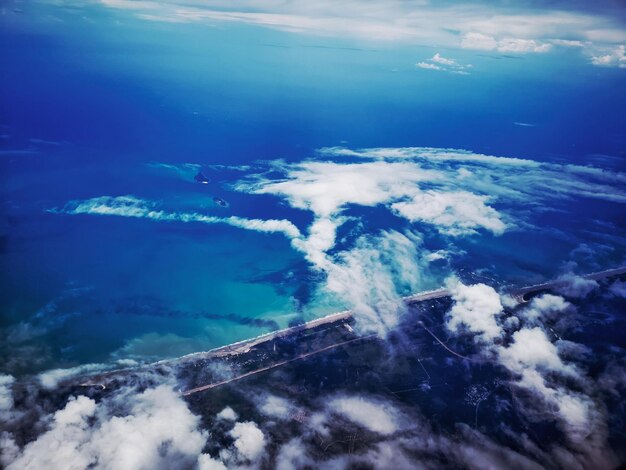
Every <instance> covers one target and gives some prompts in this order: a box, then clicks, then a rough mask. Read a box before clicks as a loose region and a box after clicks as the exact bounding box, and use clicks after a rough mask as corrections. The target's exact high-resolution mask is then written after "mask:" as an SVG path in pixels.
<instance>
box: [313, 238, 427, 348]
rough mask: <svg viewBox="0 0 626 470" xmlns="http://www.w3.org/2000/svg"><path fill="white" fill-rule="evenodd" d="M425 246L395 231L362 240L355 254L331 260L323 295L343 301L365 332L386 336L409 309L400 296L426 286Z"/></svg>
mask: <svg viewBox="0 0 626 470" xmlns="http://www.w3.org/2000/svg"><path fill="white" fill-rule="evenodd" d="M420 243H421V241H420V240H419V238H417V237H416V236H414V235H413V236H412V235H411V234H407V235H403V234H400V233H398V232H393V231H391V232H383V233H381V234H380V236H378V237H361V238H359V240H357V243H356V246H355V247H354V248H353V249H351V250H347V251H345V252H341V253H339V254H338V255H337V256H336V257H334V258H332V259H329V260H328V263H327V265H326V266H325V270H326V273H327V279H326V284H325V285H324V288H323V289H322V290H321V291H322V292H321V293H322V295H323V296H328V294H329V293H330V294H332V295H333V296H336V297H338V298H339V299H340V300H341V301H343V302H344V304H345V305H346V306H347V307H348V308H350V309H351V310H352V311H353V312H354V316H355V319H356V322H357V323H356V329H357V330H358V331H359V332H360V333H376V334H378V335H379V336H381V337H385V336H386V335H387V333H388V331H389V330H390V329H391V328H393V327H395V326H396V325H397V323H398V321H399V318H400V317H401V315H402V314H403V312H404V309H405V308H406V306H405V304H404V302H403V301H402V296H401V293H400V292H402V291H403V292H404V294H405V295H406V294H408V293H409V292H414V291H415V290H416V288H417V287H418V286H419V285H420V283H421V281H422V275H423V273H424V272H425V265H426V263H427V261H425V260H422V259H421V258H420V255H421V254H422V253H420V252H418V250H419V246H420ZM420 251H421V250H420Z"/></svg>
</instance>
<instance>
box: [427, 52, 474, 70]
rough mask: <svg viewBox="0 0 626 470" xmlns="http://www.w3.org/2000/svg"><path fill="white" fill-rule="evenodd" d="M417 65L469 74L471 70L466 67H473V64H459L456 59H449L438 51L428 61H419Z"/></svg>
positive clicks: (429, 68)
mask: <svg viewBox="0 0 626 470" xmlns="http://www.w3.org/2000/svg"><path fill="white" fill-rule="evenodd" d="M415 65H416V66H417V67H419V68H421V69H428V70H439V71H442V72H450V73H454V74H458V75H469V72H467V71H466V70H465V69H468V68H471V67H472V65H471V64H468V65H462V64H459V63H458V62H457V61H456V60H453V59H447V58H445V57H443V56H442V55H441V54H439V53H438V52H437V53H436V54H435V55H434V56H432V57H431V58H430V59H428V62H418V63H417V64H415Z"/></svg>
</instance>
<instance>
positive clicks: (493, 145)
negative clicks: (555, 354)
mask: <svg viewBox="0 0 626 470" xmlns="http://www.w3.org/2000/svg"><path fill="white" fill-rule="evenodd" d="M80 15H83V16H85V19H81V16H80ZM0 22H1V23H0V25H1V27H0V61H1V63H2V64H5V65H4V66H2V67H1V71H0V80H1V82H2V86H1V87H0V125H1V126H2V127H1V128H0V134H2V136H1V138H0V175H1V176H0V178H1V186H2V189H1V190H0V194H1V196H0V197H1V203H2V206H1V208H2V209H1V222H0V231H1V238H0V243H1V244H0V250H1V251H0V263H1V273H0V276H1V277H0V309H1V312H2V313H1V317H0V321H1V324H0V326H2V328H3V335H5V338H4V341H5V344H6V345H7V346H6V347H4V348H3V350H2V357H1V360H0V362H3V363H5V366H4V368H5V369H6V371H7V372H11V373H23V372H30V371H39V370H43V369H45V368H49V367H59V366H72V365H77V364H80V363H86V362H106V361H110V360H112V359H117V358H123V357H136V358H139V359H142V358H143V359H146V360H153V359H158V358H162V357H169V356H175V355H180V354H184V353H188V352H192V351H195V350H198V349H208V348H210V347H214V346H217V345H221V344H225V343H229V342H232V341H235V340H238V339H243V338H246V337H249V336H253V335H257V334H260V333H262V332H265V331H268V326H259V324H251V322H250V319H265V320H268V321H275V322H277V325H278V326H281V327H283V326H286V325H287V324H288V323H289V322H290V321H292V320H294V319H297V318H298V317H299V313H298V312H300V313H302V312H304V314H306V315H308V316H311V315H314V314H319V313H321V312H324V311H327V310H328V308H330V307H328V306H319V307H317V306H315V305H307V302H309V301H310V300H311V295H310V294H311V292H310V291H311V289H312V287H311V286H314V285H315V283H316V282H318V280H317V278H316V274H315V273H312V272H311V271H310V269H309V267H308V265H307V263H306V262H305V261H304V260H303V258H302V256H301V254H299V253H297V252H295V251H294V250H293V249H292V248H291V247H290V245H289V243H288V241H287V240H286V239H285V238H284V237H283V236H282V235H279V234H271V235H270V234H260V233H256V232H250V231H243V230H240V229H237V228H234V227H228V226H223V225H202V224H183V223H177V222H172V223H159V222H154V221H149V220H139V219H127V218H116V217H93V216H89V215H78V216H70V215H67V214H59V213H55V212H50V211H51V210H54V209H59V208H62V207H64V206H65V204H67V203H68V202H69V201H72V200H82V199H88V198H92V197H99V196H105V195H106V196H121V195H127V194H132V195H135V196H137V197H141V198H144V199H147V200H157V201H166V203H167V204H168V205H169V207H170V208H178V209H181V208H182V209H185V210H193V211H201V212H202V213H205V214H209V215H217V216H228V215H237V216H241V217H249V218H261V219H268V218H274V217H276V218H285V217H286V218H289V219H290V220H292V221H294V222H295V223H296V224H297V225H298V226H299V227H300V228H301V229H304V228H305V227H306V226H307V225H308V224H309V223H310V221H311V215H310V214H309V213H306V212H303V211H298V210H295V209H291V208H288V207H286V205H285V204H284V202H282V201H281V200H279V199H277V198H275V197H272V196H253V195H247V194H241V193H237V192H235V191H233V190H232V188H231V187H230V186H229V185H230V184H232V183H233V182H234V181H236V180H237V179H238V178H239V177H240V173H239V172H237V171H230V172H229V171H217V170H212V169H210V168H209V166H210V165H217V164H219V165H241V164H255V162H258V161H261V160H275V159H284V160H286V161H290V162H294V161H300V160H303V159H305V158H310V157H312V156H314V155H315V150H316V149H318V148H321V147H328V146H338V145H344V146H348V147H350V148H367V147H405V146H429V147H442V148H461V149H468V150H471V151H474V152H477V153H485V154H489V155H497V156H511V157H519V158H526V159H534V160H539V161H551V162H570V163H577V164H593V165H595V166H598V167H604V168H607V169H609V170H612V171H615V170H624V168H625V165H624V158H625V152H626V132H624V130H625V129H626V112H624V110H625V109H626V93H624V91H623V90H624V87H623V84H624V75H623V70H612V69H597V68H592V67H580V66H579V64H578V63H577V61H576V60H574V59H572V54H573V52H558V53H554V54H551V55H550V56H549V57H547V56H532V57H530V56H519V57H516V58H509V57H506V56H501V55H492V54H482V53H477V52H468V51H458V50H455V51H454V52H453V53H452V54H453V55H454V56H455V57H456V58H457V59H458V60H459V61H465V62H471V63H472V64H473V65H474V70H479V71H480V72H477V73H473V74H472V75H470V76H456V75H449V74H448V75H437V74H428V73H419V72H417V71H416V69H415V67H414V64H415V62H416V61H418V60H422V59H424V58H427V57H430V56H432V54H433V53H434V52H435V50H434V49H430V48H425V47H410V46H402V47H391V46H390V45H385V44H382V45H381V44H370V43H363V42H359V41H355V40H352V41H348V40H338V39H332V40H331V39H324V38H317V37H315V38H314V37H307V36H305V35H291V34H289V33H282V32H277V31H271V30H266V29H259V28H254V27H250V26H240V25H229V26H218V27H213V28H209V27H205V26H203V25H194V24H169V23H159V22H146V21H142V20H139V19H136V18H134V17H132V16H131V15H128V14H126V13H125V12H124V11H118V12H114V11H111V10H107V9H105V8H104V7H97V6H89V7H84V8H83V9H82V10H80V11H78V10H73V9H71V8H66V9H62V8H60V7H55V6H46V5H26V6H25V10H24V11H23V12H21V13H15V14H10V15H5V16H3V17H2V18H0ZM444 52H445V51H444ZM7 65H8V66H7ZM515 122H523V123H532V124H533V127H528V126H520V125H515V124H514V123H515ZM155 162H158V163H167V164H173V165H175V164H182V163H196V164H199V165H203V168H208V169H207V170H206V172H207V174H208V175H209V176H210V177H211V182H210V183H209V184H207V185H202V184H198V183H196V182H194V181H193V179H192V178H191V179H190V178H189V177H188V175H187V176H186V177H175V176H173V175H172V174H170V173H168V171H166V170H163V169H159V168H157V167H155V166H154V163H155ZM213 197H220V198H223V199H225V200H226V201H227V202H228V204H229V206H228V207H227V208H224V207H220V206H218V205H216V204H215V203H214V202H213V201H212V198H213ZM563 204H564V206H567V208H568V209H571V208H572V205H576V214H577V216H576V217H574V218H572V217H571V213H568V214H564V215H559V213H556V214H555V213H550V214H547V215H545V216H543V217H544V219H545V220H543V221H539V222H541V223H545V224H546V225H547V226H551V227H557V228H558V229H559V230H561V231H562V232H565V233H569V234H571V238H570V239H563V238H562V237H561V238H560V237H557V236H550V235H546V234H545V233H541V232H519V231H513V232H511V233H507V234H505V235H503V236H501V237H493V236H489V235H484V236H479V237H474V238H469V239H467V240H463V241H460V242H459V246H460V247H461V248H462V249H465V250H466V252H467V253H469V255H468V257H465V258H463V259H462V261H459V262H458V266H455V265H454V263H453V265H452V266H450V267H446V268H445V269H444V268H441V269H440V272H436V273H435V276H434V277H433V278H432V279H431V283H436V282H438V281H442V280H443V279H444V278H445V276H446V275H447V274H449V273H450V272H451V271H453V270H456V271H458V272H461V273H462V272H467V273H473V275H474V276H478V274H481V275H484V276H490V277H493V278H497V279H499V281H500V282H504V283H506V282H511V283H525V282H527V281H533V282H534V281H539V280H541V279H545V278H546V277H550V276H552V275H554V274H556V273H557V272H558V269H559V267H560V266H561V265H562V264H563V263H564V262H566V261H567V260H568V259H569V258H568V257H569V256H570V255H569V253H570V252H571V251H572V250H573V249H575V248H576V247H577V246H579V245H580V243H581V241H584V242H587V243H590V244H593V243H596V244H599V243H612V244H613V246H614V251H612V252H610V253H608V254H607V253H604V254H603V253H602V252H599V253H598V255H597V257H596V259H595V263H592V264H591V265H589V266H585V265H584V263H582V264H581V268H583V269H585V268H589V269H593V268H596V267H598V266H601V267H604V266H605V267H607V268H609V267H613V266H615V265H618V264H620V263H621V262H623V260H624V248H625V245H624V242H623V235H624V229H625V227H624V220H625V218H624V217H623V215H624V212H623V209H621V207H620V205H619V204H617V203H607V202H606V201H601V202H599V201H593V200H583V201H576V202H573V201H569V202H564V203H563ZM353 214H355V215H356V214H359V215H361V216H363V218H364V219H365V222H364V223H365V224H366V227H367V228H368V230H372V231H373V230H375V229H377V228H381V227H390V226H391V227H396V226H397V228H400V226H401V225H400V223H399V222H398V221H397V220H395V219H394V218H393V217H392V216H390V215H389V214H388V213H383V211H377V210H376V209H371V208H368V209H363V210H362V211H359V209H354V212H353ZM592 219H599V220H601V221H606V222H607V223H612V224H613V226H612V228H611V229H607V231H608V234H609V235H613V236H615V237H617V238H618V239H619V238H620V237H621V241H619V240H618V241H616V240H615V239H613V240H612V241H610V242H606V241H603V238H602V235H603V234H602V233H591V232H593V230H590V222H589V221H590V220H592ZM342 230H343V229H342ZM346 230H347V228H346ZM422 230H423V233H424V236H425V243H426V245H427V246H428V247H429V248H432V249H437V248H445V243H444V242H442V241H441V239H438V237H436V236H435V235H434V234H431V233H430V232H429V231H428V230H429V229H428V228H427V227H422ZM600 232H602V230H600ZM435 271H437V270H436V269H435ZM424 287H433V285H429V286H424ZM46 306H47V307H46ZM42 309H44V310H42ZM325 309H326V310H325ZM42 311H43V312H44V313H41V312H42ZM227 315H231V316H230V317H228V318H226V316H227ZM221 316H223V318H222V317H221ZM20 323H23V324H24V325H29V326H28V327H26V326H24V328H27V329H28V333H25V334H24V336H23V337H19V335H17V333H16V331H18V330H16V325H18V326H19V325H20ZM7 335H9V336H7ZM34 358H36V359H34Z"/></svg>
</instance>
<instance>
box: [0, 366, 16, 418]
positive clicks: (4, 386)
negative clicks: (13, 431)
mask: <svg viewBox="0 0 626 470" xmlns="http://www.w3.org/2000/svg"><path fill="white" fill-rule="evenodd" d="M14 383H15V377H13V376H12V375H8V374H0V421H4V422H8V421H9V420H11V419H12V417H13V411H14V410H13V404H14V402H13V384H14Z"/></svg>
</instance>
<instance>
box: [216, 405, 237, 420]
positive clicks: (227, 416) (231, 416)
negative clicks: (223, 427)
mask: <svg viewBox="0 0 626 470" xmlns="http://www.w3.org/2000/svg"><path fill="white" fill-rule="evenodd" d="M216 418H217V419H223V420H225V421H236V420H237V413H235V410H233V409H232V408H231V407H230V406H227V407H226V408H224V409H223V410H222V411H220V412H219V413H218V414H217V416H216Z"/></svg>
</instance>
